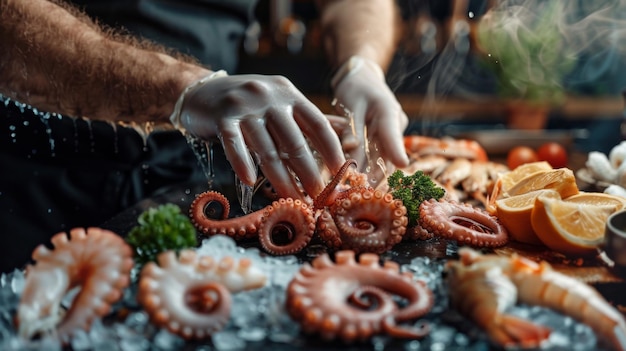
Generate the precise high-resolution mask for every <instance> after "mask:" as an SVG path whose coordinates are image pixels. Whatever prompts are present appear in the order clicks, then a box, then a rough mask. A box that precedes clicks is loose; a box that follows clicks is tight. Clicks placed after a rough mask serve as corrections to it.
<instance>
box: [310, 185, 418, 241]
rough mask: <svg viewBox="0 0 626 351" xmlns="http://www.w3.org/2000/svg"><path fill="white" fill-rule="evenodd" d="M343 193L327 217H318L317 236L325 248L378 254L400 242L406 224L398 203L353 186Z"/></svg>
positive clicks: (385, 196)
mask: <svg viewBox="0 0 626 351" xmlns="http://www.w3.org/2000/svg"><path fill="white" fill-rule="evenodd" d="M344 193H345V194H342V196H341V198H338V199H337V201H336V202H335V204H334V205H333V206H331V207H330V209H329V212H330V213H329V214H326V213H322V214H321V215H320V217H319V218H318V230H319V235H320V238H321V239H322V240H323V241H324V242H325V243H326V245H328V246H329V247H331V248H335V249H337V248H341V249H351V250H354V251H357V252H373V253H382V252H385V251H387V250H389V249H390V248H391V247H393V246H394V245H396V244H397V243H399V242H400V241H401V240H402V237H403V235H404V233H405V232H406V225H407V223H408V218H407V216H406V207H404V204H403V203H402V201H400V200H397V199H394V198H393V196H392V195H391V194H389V193H384V192H382V191H379V190H373V189H371V188H362V187H357V188H352V189H350V190H347V191H345V192H344ZM329 217H330V218H329ZM330 219H332V221H333V223H331V222H330Z"/></svg>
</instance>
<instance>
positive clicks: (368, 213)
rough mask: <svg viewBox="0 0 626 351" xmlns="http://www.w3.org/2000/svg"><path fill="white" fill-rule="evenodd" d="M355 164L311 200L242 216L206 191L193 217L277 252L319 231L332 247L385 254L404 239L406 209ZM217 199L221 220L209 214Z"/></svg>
mask: <svg viewBox="0 0 626 351" xmlns="http://www.w3.org/2000/svg"><path fill="white" fill-rule="evenodd" d="M355 164H356V162H355V161H354V160H348V161H347V162H346V163H345V164H344V165H343V166H342V167H341V169H340V170H339V172H338V173H337V174H336V175H335V176H334V177H333V178H332V180H331V181H330V183H329V184H328V185H327V186H326V187H325V188H324V190H323V191H322V192H321V193H320V194H319V195H318V196H317V197H316V198H315V199H314V200H313V201H312V203H310V204H307V203H305V202H303V201H301V200H299V199H292V198H281V199H278V200H275V201H273V202H272V204H271V205H268V206H266V207H264V208H262V209H260V210H258V211H255V212H251V213H249V214H247V215H244V216H241V217H238V218H228V215H229V212H230V205H229V203H228V200H227V199H226V198H225V197H224V196H223V195H221V194H220V193H218V192H216V191H207V192H204V193H202V194H199V195H198V196H196V198H195V200H194V201H193V202H192V204H191V207H190V210H189V214H190V218H191V221H192V223H193V224H194V226H195V227H196V228H197V229H198V231H200V232H201V233H203V234H206V235H215V234H224V235H228V236H230V237H233V238H234V239H235V240H242V239H249V238H255V237H258V239H259V242H260V244H261V246H262V247H263V249H264V250H265V251H267V252H268V253H271V254H274V255H290V254H294V253H298V252H300V251H301V250H302V249H303V248H304V247H306V246H307V245H308V244H309V242H310V241H311V239H312V237H313V235H314V234H315V233H316V231H317V233H318V234H319V237H320V239H321V240H322V241H323V242H324V243H325V244H326V245H327V246H328V247H330V248H333V249H352V250H354V251H356V252H372V253H382V252H385V251H387V250H389V249H390V248H391V247H393V246H394V245H396V244H397V243H399V242H400V241H401V240H402V238H403V235H404V233H405V231H406V225H407V221H408V219H407V217H406V207H405V206H404V205H403V203H402V201H400V200H398V199H394V198H393V196H392V195H391V194H389V193H385V192H383V191H380V190H376V189H373V188H371V187H370V186H368V185H367V177H366V176H365V175H363V174H361V173H358V172H351V171H350V167H351V166H353V165H355ZM344 179H345V182H344ZM214 201H217V202H218V203H219V204H221V205H222V209H223V211H222V216H221V219H211V218H209V217H208V216H207V214H206V208H207V205H208V204H210V203H212V202H214ZM280 239H283V240H282V241H281V240H280ZM285 242H286V243H285Z"/></svg>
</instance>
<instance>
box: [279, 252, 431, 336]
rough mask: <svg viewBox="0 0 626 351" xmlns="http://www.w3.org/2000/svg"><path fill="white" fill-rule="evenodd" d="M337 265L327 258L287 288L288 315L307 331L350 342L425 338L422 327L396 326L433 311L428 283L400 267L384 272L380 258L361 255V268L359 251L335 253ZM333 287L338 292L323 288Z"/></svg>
mask: <svg viewBox="0 0 626 351" xmlns="http://www.w3.org/2000/svg"><path fill="white" fill-rule="evenodd" d="M335 261H336V264H335V263H333V262H332V261H331V259H330V258H329V256H328V255H326V254H324V255H321V256H319V257H317V258H316V259H314V260H313V261H312V262H311V264H308V263H307V264H304V265H303V266H302V268H301V269H300V271H299V272H298V273H297V274H296V275H295V276H294V278H293V279H292V281H291V282H290V283H289V285H288V287H287V299H286V307H287V311H288V313H289V315H290V316H291V318H293V319H294V320H296V321H297V322H299V323H300V324H301V327H302V329H303V331H305V332H307V333H319V334H320V335H321V336H322V337H323V338H324V339H329V340H330V339H336V338H340V339H343V340H344V341H346V342H353V341H357V340H361V341H362V340H366V339H369V338H370V337H372V336H373V335H376V334H381V333H385V332H390V333H391V335H394V336H398V337H416V338H418V337H421V336H423V335H424V331H425V330H426V329H424V328H421V327H420V328H415V329H412V328H403V327H402V326H398V325H397V323H399V322H405V321H408V320H411V319H417V318H420V317H422V316H423V315H425V314H426V313H428V312H429V311H430V308H432V305H433V296H432V292H431V291H430V290H429V289H428V288H427V287H426V285H425V284H419V283H416V282H415V281H413V279H412V276H411V274H410V273H400V272H399V270H398V268H399V267H398V265H397V264H395V265H394V264H385V265H384V266H382V267H381V265H380V264H379V257H378V255H376V254H362V255H361V257H360V261H359V263H357V262H356V261H355V252H354V251H349V250H344V251H339V252H337V253H336V256H335ZM329 284H332V286H333V287H335V288H334V289H320V287H323V286H327V285H329ZM364 296H366V297H367V299H369V301H365V300H364ZM393 296H400V297H402V298H404V299H405V300H406V301H407V304H406V306H403V307H402V308H401V307H400V306H398V305H397V304H396V303H395V301H394V299H393V298H392V297H393ZM359 307H361V308H364V309H359ZM381 321H383V322H382V323H381Z"/></svg>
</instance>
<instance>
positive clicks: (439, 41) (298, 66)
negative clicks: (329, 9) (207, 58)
mask: <svg viewBox="0 0 626 351" xmlns="http://www.w3.org/2000/svg"><path fill="white" fill-rule="evenodd" d="M508 2H509V3H510V4H509V5H511V6H512V7H514V6H515V5H516V1H508ZM621 2H623V1H604V0H600V1H570V2H560V4H563V3H564V4H565V5H564V6H565V7H538V8H536V9H525V10H523V11H518V12H515V14H514V17H513V18H506V19H504V20H502V21H503V22H502V23H504V26H502V23H500V24H501V26H500V27H498V20H497V19H493V18H490V20H491V21H492V22H491V23H492V26H490V28H491V29H492V32H489V31H483V33H480V30H479V29H478V27H479V25H480V24H481V23H482V22H483V20H484V17H485V14H486V13H487V11H488V10H489V9H490V8H491V7H492V6H493V5H494V2H490V1H482V0H481V1H470V0H463V1H458V0H457V1H455V0H450V1H446V0H429V1H417V0H397V3H398V5H399V8H400V11H401V17H402V26H403V38H402V41H401V44H400V46H399V47H398V49H397V52H396V54H395V57H394V60H393V63H392V65H391V67H390V68H389V70H388V72H387V80H388V83H389V85H390V87H391V88H392V89H393V90H394V91H395V92H396V94H397V96H398V99H399V101H400V103H401V104H402V105H403V107H404V109H405V111H406V113H407V115H408V116H409V118H410V119H411V125H410V127H409V129H408V130H407V133H410V134H412V133H418V134H425V135H432V136H438V137H440V136H444V135H449V136H458V137H472V138H476V139H477V140H478V141H480V142H482V143H483V144H484V145H485V147H486V148H487V149H488V151H489V152H491V153H493V154H498V153H505V152H506V151H508V150H509V149H510V147H511V146H512V145H513V144H529V145H530V146H534V145H538V144H540V143H542V142H544V141H546V140H551V141H553V140H556V141H559V142H561V143H563V144H564V145H565V146H568V147H569V148H570V150H575V151H581V152H588V151H594V150H597V151H603V152H608V151H609V150H610V149H611V148H612V147H613V146H615V145H616V144H617V143H619V141H621V140H623V139H624V135H625V134H626V131H625V128H624V126H623V120H624V113H623V111H624V100H623V97H622V91H623V90H624V89H625V87H626V70H624V68H623V67H624V58H625V54H624V53H623V52H621V51H620V49H622V48H620V47H619V45H618V40H617V38H618V37H619V36H617V35H615V34H616V33H621V31H623V28H626V25H621V21H617V22H616V21H615V18H626V13H619V12H618V13H616V11H622V10H623V8H624V6H621ZM517 3H520V4H522V2H521V1H518V2H517ZM536 3H539V4H540V3H541V1H539V2H536ZM547 3H549V2H547V1H546V4H547ZM570 4H571V5H572V6H571V7H570ZM546 6H548V5H546ZM607 7H611V8H612V10H611V13H610V14H608V13H607V12H606V8H607ZM616 9H617V10H616ZM256 14H257V19H258V21H257V22H255V23H253V24H252V25H251V26H250V27H249V28H248V30H247V33H246V39H245V40H244V42H243V44H242V46H241V52H242V56H241V61H240V64H239V67H238V71H239V72H240V73H264V74H281V75H285V76H287V77H288V78H290V79H291V80H292V81H293V82H294V84H295V85H296V86H297V87H299V88H300V89H301V90H302V91H303V92H304V93H305V94H306V95H307V96H308V97H309V98H310V99H311V100H313V101H314V102H315V103H316V104H317V105H318V106H319V107H320V108H321V109H322V110H323V111H324V112H327V113H334V109H333V107H332V105H331V102H332V92H331V91H330V87H329V81H330V76H331V74H332V70H331V68H330V67H329V66H328V65H327V63H326V60H325V57H324V50H323V47H322V45H321V40H320V37H321V33H320V27H319V23H318V16H317V10H316V6H315V3H314V1H313V0H261V1H260V3H259V5H258V7H257V8H256ZM526 15H532V16H534V17H533V18H534V22H533V24H535V25H536V26H537V27H538V28H534V27H532V26H531V25H530V24H529V23H527V22H525V21H526V17H524V16H526ZM555 16H556V17H557V18H559V19H562V23H563V24H565V25H564V26H561V27H558V28H552V27H547V26H550V25H554V24H555V21H554V17H555ZM609 16H610V18H609ZM492 17H493V16H492ZM541 21H543V22H541ZM538 22H539V23H538ZM511 23H514V24H515V23H516V24H520V27H518V28H517V29H518V30H520V28H521V29H522V30H529V31H531V32H530V33H531V34H532V35H533V37H532V39H529V40H528V41H527V42H526V43H527V44H528V47H529V48H528V53H525V55H527V56H530V58H531V59H536V58H537V57H535V56H541V57H542V58H544V56H548V57H547V58H546V61H544V62H547V63H545V64H544V63H541V64H537V63H530V64H529V67H526V68H518V71H519V72H504V73H503V72H502V71H501V70H500V71H498V69H495V70H494V69H493V67H489V64H490V62H488V60H487V61H486V60H485V53H486V50H485V47H484V45H482V46H481V42H480V39H481V37H479V36H480V35H483V37H482V39H483V42H482V43H483V44H484V43H485V38H486V39H487V41H486V42H495V43H496V44H501V46H504V45H503V44H504V43H508V42H509V41H510V40H509V39H508V38H507V37H506V36H504V35H505V34H506V33H505V32H506V31H507V30H508V28H510V27H511ZM574 23H575V24H576V25H577V26H574V25H573V24H574ZM579 24H584V26H585V27H581V26H580V25H579ZM542 25H543V26H544V27H541V26H542ZM503 28H504V29H503ZM381 30H386V29H385V28H381ZM533 30H534V32H532V31H533ZM557 32H558V33H560V34H563V38H564V39H563V40H562V41H563V42H562V43H561V42H560V41H559V42H555V40H557V38H556V37H555V36H554V35H552V34H554V33H557ZM537 33H539V34H540V35H539V37H537V35H535V34H537ZM499 35H500V37H499ZM516 35H519V33H516ZM600 38H603V39H602V40H599V39H600ZM612 38H613V39H614V40H613V39H612ZM519 40H520V42H524V40H525V39H524V38H521V39H519ZM533 40H535V41H533ZM559 40H560V39H559ZM532 45H545V46H547V47H548V48H549V49H552V51H550V52H549V53H548V54H550V55H551V56H549V55H548V54H546V53H545V51H546V49H545V48H540V49H537V48H535V47H533V46H532ZM622 46H624V45H622ZM503 50H505V52H504V53H501V54H502V55H504V54H507V53H511V52H512V50H513V49H512V48H509V47H503ZM506 50H509V51H506ZM533 55H534V56H533ZM562 55H565V56H562ZM564 57H565V58H564ZM572 57H573V59H571V60H570V59H569V58H572ZM548 60H551V61H548ZM552 61H557V62H558V63H561V67H560V68H559V69H556V68H551V67H549V65H548V63H549V62H552ZM491 63H493V62H491ZM496 63H497V62H496ZM564 63H567V65H565V64H564ZM540 66H543V67H542V68H543V69H544V70H543V72H537V70H536V69H537V68H539V67H540ZM518 73H519V74H518ZM535 73H537V74H538V75H542V76H545V75H549V74H553V73H554V74H557V73H558V76H556V77H554V78H553V79H554V80H555V81H556V85H555V86H552V87H549V88H550V89H549V90H546V89H544V90H540V89H535V90H534V91H527V93H530V94H532V93H535V95H536V96H534V98H535V100H540V99H537V97H546V96H547V95H548V93H552V92H554V91H557V90H558V92H559V93H560V94H561V95H559V96H556V97H554V99H552V100H550V101H548V103H547V104H545V105H547V107H545V108H544V110H545V113H546V114H547V117H546V120H545V122H544V123H542V124H541V125H540V128H539V129H540V131H537V130H534V129H537V128H535V127H532V126H528V127H527V126H524V124H525V123H526V122H529V121H530V119H531V118H532V117H522V121H523V122H524V123H522V125H521V126H520V125H515V126H514V125H512V124H511V123H512V122H511V120H510V119H511V117H510V115H511V110H512V106H513V104H512V103H511V101H512V100H516V99H511V96H506V95H505V94H503V91H505V90H506V89H504V88H503V86H502V82H501V80H502V79H505V80H506V81H508V82H511V81H515V79H518V78H520V75H521V76H523V77H526V78H527V77H529V76H533V74H535ZM553 83H554V82H553ZM505 88H506V87H505ZM551 98H552V96H551ZM546 99H548V98H547V97H546ZM529 129H530V130H529ZM512 131H514V132H512Z"/></svg>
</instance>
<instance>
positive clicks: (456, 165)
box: [437, 158, 472, 191]
mask: <svg viewBox="0 0 626 351" xmlns="http://www.w3.org/2000/svg"><path fill="white" fill-rule="evenodd" d="M471 172H472V162H471V161H470V160H468V159H466V158H455V159H454V160H452V162H450V164H449V165H448V167H446V169H444V170H443V172H441V174H440V175H439V176H438V177H437V180H438V181H439V182H440V183H441V184H443V186H444V188H445V189H447V190H448V191H452V189H454V188H455V187H456V186H457V185H458V184H460V183H461V182H462V181H463V179H465V178H467V177H468V176H469V175H470V174H471Z"/></svg>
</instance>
